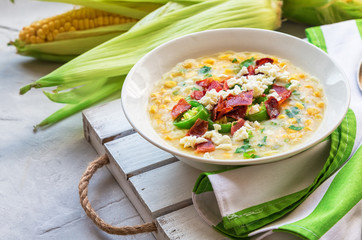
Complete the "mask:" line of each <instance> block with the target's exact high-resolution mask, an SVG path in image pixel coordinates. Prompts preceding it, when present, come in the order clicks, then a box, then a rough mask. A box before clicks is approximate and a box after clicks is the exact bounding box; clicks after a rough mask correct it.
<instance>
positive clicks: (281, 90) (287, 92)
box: [272, 84, 292, 104]
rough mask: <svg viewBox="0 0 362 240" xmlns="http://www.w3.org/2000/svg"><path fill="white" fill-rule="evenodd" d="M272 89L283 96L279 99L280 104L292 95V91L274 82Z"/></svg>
mask: <svg viewBox="0 0 362 240" xmlns="http://www.w3.org/2000/svg"><path fill="white" fill-rule="evenodd" d="M272 89H274V90H275V91H276V92H277V93H278V95H279V96H280V97H281V99H280V100H279V104H281V103H282V102H284V101H285V100H287V99H288V98H289V97H290V95H292V91H290V90H288V89H286V88H285V87H283V86H279V85H276V84H273V87H272Z"/></svg>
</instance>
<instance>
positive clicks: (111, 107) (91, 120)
mask: <svg viewBox="0 0 362 240" xmlns="http://www.w3.org/2000/svg"><path fill="white" fill-rule="evenodd" d="M82 116H83V130H84V136H85V139H87V141H88V142H89V143H90V144H91V145H92V146H93V147H94V149H95V150H96V151H97V153H98V154H99V155H103V154H104V153H105V149H104V146H103V144H104V143H106V142H109V141H111V140H113V139H115V138H119V137H122V136H126V135H129V134H131V133H134V129H133V128H132V126H131V125H130V124H129V122H128V120H127V118H126V116H125V115H124V113H123V110H122V105H121V100H114V101H111V102H108V103H105V104H101V105H98V106H95V107H92V108H89V109H86V110H84V111H83V112H82Z"/></svg>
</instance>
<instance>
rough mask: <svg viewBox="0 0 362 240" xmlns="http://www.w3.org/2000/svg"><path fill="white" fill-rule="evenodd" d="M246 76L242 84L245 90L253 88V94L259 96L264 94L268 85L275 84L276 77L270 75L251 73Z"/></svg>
mask: <svg viewBox="0 0 362 240" xmlns="http://www.w3.org/2000/svg"><path fill="white" fill-rule="evenodd" d="M241 78H245V80H244V82H245V83H244V84H243V85H242V89H243V90H245V91H248V90H253V91H254V92H253V96H254V97H258V96H260V95H262V94H263V93H264V91H265V89H267V88H268V85H271V84H273V81H274V77H268V76H265V75H261V74H258V75H250V76H248V78H246V77H241Z"/></svg>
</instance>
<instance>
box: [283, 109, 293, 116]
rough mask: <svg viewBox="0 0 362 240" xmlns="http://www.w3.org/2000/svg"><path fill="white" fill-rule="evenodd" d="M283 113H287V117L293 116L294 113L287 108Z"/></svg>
mask: <svg viewBox="0 0 362 240" xmlns="http://www.w3.org/2000/svg"><path fill="white" fill-rule="evenodd" d="M285 113H286V114H287V116H288V117H289V118H292V117H294V114H293V113H292V112H291V111H290V110H289V109H285Z"/></svg>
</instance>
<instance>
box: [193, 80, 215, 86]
mask: <svg viewBox="0 0 362 240" xmlns="http://www.w3.org/2000/svg"><path fill="white" fill-rule="evenodd" d="M212 81H215V80H214V79H213V78H205V79H203V80H199V81H196V84H197V85H199V86H201V87H203V88H204V89H207V88H208V87H209V86H210V83H211V82H212Z"/></svg>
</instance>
